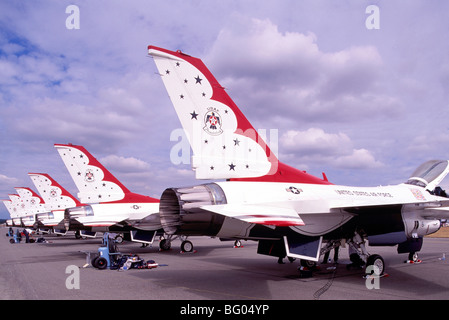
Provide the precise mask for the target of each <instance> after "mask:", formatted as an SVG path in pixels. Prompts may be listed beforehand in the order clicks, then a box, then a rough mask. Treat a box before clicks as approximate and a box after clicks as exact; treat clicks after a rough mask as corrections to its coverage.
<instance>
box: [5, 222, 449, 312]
mask: <svg viewBox="0 0 449 320" xmlns="http://www.w3.org/2000/svg"><path fill="white" fill-rule="evenodd" d="M0 232H2V234H3V235H2V237H3V239H2V238H0V240H1V241H0V255H1V259H0V289H1V290H0V299H3V300H17V299H20V300H117V299H119V300H170V301H174V300H179V301H182V302H181V305H179V302H178V307H175V308H177V309H176V310H174V312H176V313H178V312H182V311H185V312H195V309H192V310H191V311H189V310H188V309H182V310H181V309H180V308H182V306H185V307H186V308H187V304H188V303H187V302H189V303H190V304H189V305H188V307H191V306H192V303H193V304H195V301H196V304H195V305H198V303H205V302H204V301H205V300H215V301H217V300H220V301H223V302H224V301H228V300H229V301H232V302H233V303H234V304H235V303H236V301H242V303H243V301H246V303H251V304H254V303H256V302H255V301H257V303H256V305H265V304H267V303H268V304H269V301H273V300H287V301H296V300H447V299H449V276H448V274H449V239H447V238H425V239H424V245H423V248H422V250H421V252H420V255H419V257H420V259H422V263H420V264H407V263H404V261H405V260H406V258H407V255H406V254H397V252H396V247H368V251H369V252H370V253H371V254H374V253H376V254H380V255H381V256H382V257H383V258H384V260H385V264H386V276H384V277H377V278H368V279H366V277H365V276H366V274H365V270H354V269H352V270H348V269H347V267H346V266H347V264H349V263H350V261H349V257H348V254H347V249H344V248H342V249H340V259H339V263H338V264H333V263H327V264H322V265H320V270H317V271H315V272H314V273H313V276H312V277H310V278H302V277H301V276H300V273H299V272H298V266H299V262H298V261H294V262H292V263H291V262H289V261H288V260H287V259H285V264H278V263H277V258H274V257H269V256H264V255H259V254H257V252H256V251H257V242H253V241H242V244H243V247H241V248H234V246H233V244H234V243H233V242H232V241H230V242H229V241H225V242H222V241H220V240H219V239H212V238H208V237H190V238H189V240H190V241H192V242H193V244H194V249H195V251H194V252H193V253H182V252H181V251H180V241H178V240H175V241H174V242H173V243H172V249H171V250H169V251H159V242H158V241H155V242H154V244H153V246H152V247H146V248H141V247H140V244H138V243H131V242H124V243H123V244H120V245H118V248H119V251H120V252H121V253H123V254H137V255H138V256H139V257H140V258H141V259H144V260H145V261H147V260H154V261H155V262H156V263H157V264H158V266H157V267H156V268H153V269H129V270H109V269H106V270H99V269H96V268H94V267H92V266H91V265H87V266H85V265H86V262H88V260H86V256H87V254H86V252H92V253H95V252H97V250H98V248H99V247H100V245H101V237H99V238H96V239H75V238H74V236H73V235H68V236H64V237H57V236H55V235H43V236H42V237H44V239H45V240H46V243H24V242H23V241H22V242H21V243H14V244H11V243H9V239H10V238H8V237H5V234H6V232H7V229H6V228H1V229H0ZM35 237H36V236H35ZM38 237H41V236H38ZM331 257H332V253H331ZM445 257H447V259H445ZM83 266H84V267H83ZM200 301H203V302H200ZM178 309H179V310H178ZM254 310H256V309H254ZM260 310H262V309H260ZM260 310H259V311H260ZM172 311H173V310H172ZM196 312H199V311H198V310H196ZM222 312H224V311H222Z"/></svg>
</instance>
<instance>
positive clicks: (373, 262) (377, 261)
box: [366, 254, 385, 276]
mask: <svg viewBox="0 0 449 320" xmlns="http://www.w3.org/2000/svg"><path fill="white" fill-rule="evenodd" d="M366 265H367V267H368V266H374V267H377V268H378V270H373V271H374V272H375V273H376V275H377V276H381V275H383V274H384V272H385V262H384V259H383V258H382V257H381V256H380V255H378V254H373V255H371V256H369V257H368V261H367V263H366Z"/></svg>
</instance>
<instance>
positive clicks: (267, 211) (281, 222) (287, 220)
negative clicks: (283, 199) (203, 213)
mask: <svg viewBox="0 0 449 320" xmlns="http://www.w3.org/2000/svg"><path fill="white" fill-rule="evenodd" d="M200 208H201V209H203V210H207V211H211V212H215V213H218V214H221V215H223V216H226V217H230V218H235V219H239V220H242V221H245V222H248V223H256V224H263V225H269V226H278V227H289V226H303V225H304V221H303V220H302V219H301V217H300V216H299V215H298V213H297V212H296V211H295V210H294V209H292V208H280V207H274V206H267V205H257V204H251V205H249V204H236V205H232V204H223V205H205V206H201V207H200Z"/></svg>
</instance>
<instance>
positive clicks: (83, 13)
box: [0, 0, 449, 218]
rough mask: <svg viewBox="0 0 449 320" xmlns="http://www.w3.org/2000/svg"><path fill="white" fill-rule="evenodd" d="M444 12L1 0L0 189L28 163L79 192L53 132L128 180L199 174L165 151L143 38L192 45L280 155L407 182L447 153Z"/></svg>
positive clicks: (345, 4)
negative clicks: (59, 153) (418, 168)
mask: <svg viewBox="0 0 449 320" xmlns="http://www.w3.org/2000/svg"><path fill="white" fill-rule="evenodd" d="M71 6H75V8H76V10H74V9H73V8H74V7H71ZM447 12H449V2H443V1H424V0H411V1H404V0H401V1H399V0H389V1H386V0H383V1H381V0H366V1H360V0H347V1H332V0H301V1H298V0H291V1H290V0H276V1H274V0H273V1H271V0H270V1H267V0H263V1H260V0H258V1H253V0H245V1H241V0H235V1H234V0H224V1H223V0H221V1H217V0H191V1H178V0H167V1H152V0H145V1H143V0H142V1H138V0H130V1H126V2H125V1H119V0H96V1H77V0H71V1H63V0H58V1H56V0H40V1H25V0H16V1H1V2H0V199H8V194H11V193H15V190H14V187H31V188H32V189H34V185H33V184H32V182H31V179H30V178H29V177H28V175H27V174H28V173H29V172H41V173H48V174H50V175H51V176H52V177H53V178H54V179H55V180H57V181H58V182H59V183H60V184H61V185H62V186H64V187H65V188H66V189H67V190H69V191H70V192H71V193H72V194H74V195H76V193H77V189H76V187H75V184H74V183H73V181H72V179H71V178H70V176H69V174H68V171H67V170H66V168H65V166H64V164H63V162H62V160H61V159H60V157H59V155H58V153H57V151H56V149H55V148H54V144H55V143H73V144H77V145H82V146H84V147H85V148H86V149H87V150H89V151H90V152H91V153H92V154H93V155H94V156H95V157H96V158H97V159H98V160H100V162H102V163H103V164H104V165H105V166H106V167H107V168H108V169H109V170H110V171H111V172H112V173H113V174H114V175H115V176H116V177H117V178H119V180H121V181H122V182H123V184H124V185H125V186H127V187H128V189H130V190H131V191H133V192H136V193H141V194H145V195H149V196H152V197H156V198H159V197H160V195H161V194H162V192H163V191H164V190H165V189H166V188H168V187H180V186H191V185H194V184H198V183H202V182H203V181H197V180H195V178H194V174H193V171H192V170H191V167H190V165H189V164H176V163H173V161H172V159H171V158H170V152H171V151H172V150H173V148H174V147H175V145H176V144H177V143H178V141H177V140H176V139H173V138H172V139H170V137H171V136H172V133H173V132H174V130H177V129H178V130H179V128H180V122H179V120H178V118H177V116H176V113H175V111H174V108H173V106H172V105H171V102H170V100H169V98H168V95H167V93H166V90H165V88H164V86H163V84H162V81H161V79H160V76H159V75H157V74H156V72H157V69H156V66H155V64H154V62H153V60H152V58H151V57H149V56H148V54H147V46H148V45H150V44H151V45H155V46H159V47H163V48H167V49H170V50H182V51H183V52H185V53H187V54H189V55H192V56H196V57H199V58H201V59H202V60H203V61H204V62H205V64H206V65H207V66H208V68H209V69H210V70H211V71H212V73H213V74H214V75H215V77H216V78H217V80H218V81H219V82H220V84H221V85H222V86H224V87H225V88H226V90H227V92H228V94H229V95H230V96H231V98H232V99H233V100H234V102H235V103H236V104H237V105H238V106H239V108H240V109H241V110H242V111H243V113H244V114H245V115H246V117H247V118H248V120H249V121H250V122H251V123H252V124H253V126H254V127H255V128H256V129H262V130H265V131H266V132H267V133H270V134H271V133H275V134H274V135H273V136H270V135H269V137H273V139H270V140H273V141H268V143H269V144H270V145H271V146H272V149H274V150H276V149H277V152H278V158H279V159H280V160H281V161H282V162H285V163H287V164H289V165H291V166H294V167H296V168H298V169H301V170H306V171H307V172H309V173H311V174H313V175H316V176H321V173H322V172H325V173H326V176H327V178H328V179H329V181H330V182H332V183H335V184H342V185H356V186H377V185H390V184H397V183H402V182H405V181H406V180H407V178H408V177H409V176H410V175H411V174H412V172H413V171H414V170H415V169H416V168H417V167H418V166H419V165H420V164H421V163H423V162H425V161H427V160H431V159H449V148H447V146H449V131H448V129H449V127H448V125H447V119H448V115H449V102H448V98H449V91H448V90H447V89H448V88H449V41H447V32H448V31H449V20H448V19H447ZM78 18H79V19H78ZM172 140H173V141H172ZM34 190H35V189H34ZM8 216H9V214H8V213H7V211H6V208H4V207H0V218H7V217H8Z"/></svg>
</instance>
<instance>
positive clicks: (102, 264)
mask: <svg viewBox="0 0 449 320" xmlns="http://www.w3.org/2000/svg"><path fill="white" fill-rule="evenodd" d="M94 267H95V268H98V269H100V270H102V269H106V268H107V267H108V261H107V260H106V258H103V257H98V258H97V259H95V265H94Z"/></svg>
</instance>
